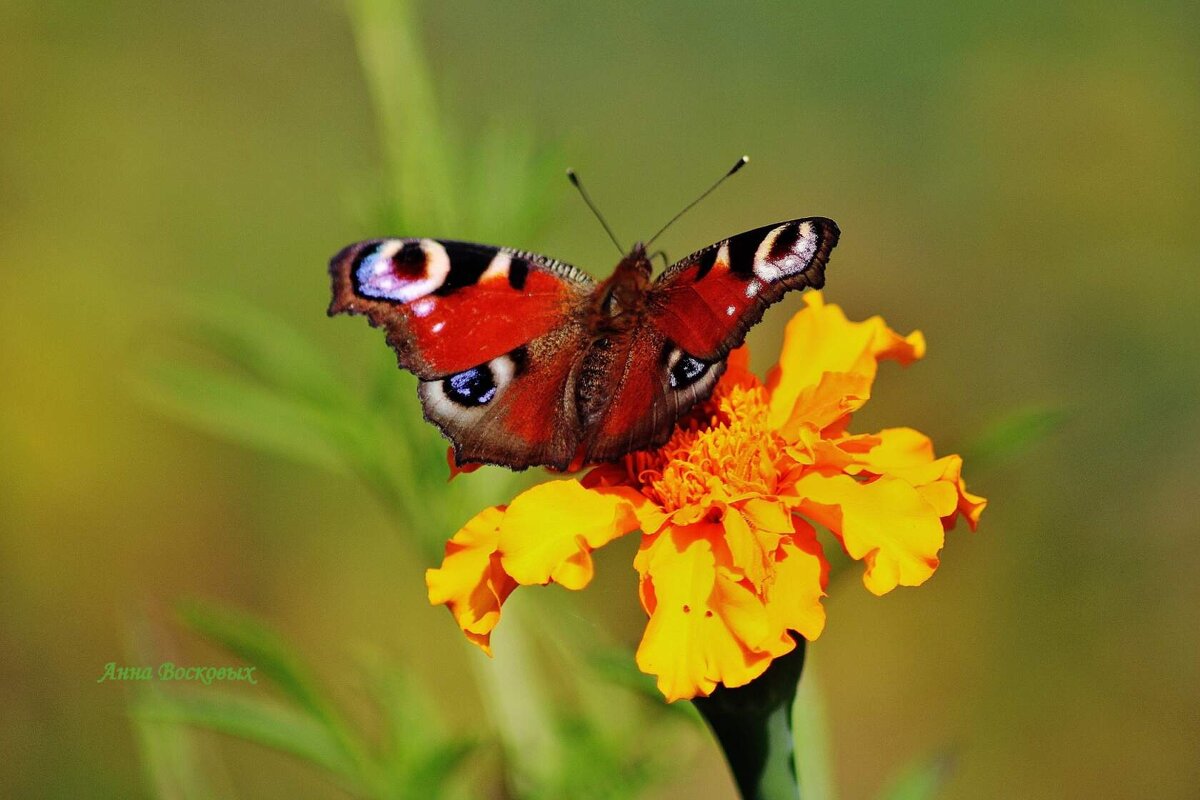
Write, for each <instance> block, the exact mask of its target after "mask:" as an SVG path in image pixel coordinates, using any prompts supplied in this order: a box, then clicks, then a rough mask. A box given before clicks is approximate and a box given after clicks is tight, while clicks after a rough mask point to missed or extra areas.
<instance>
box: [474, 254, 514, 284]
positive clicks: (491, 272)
mask: <svg viewBox="0 0 1200 800" xmlns="http://www.w3.org/2000/svg"><path fill="white" fill-rule="evenodd" d="M511 265H512V256H510V255H509V254H508V253H506V252H504V251H503V250H501V251H499V252H498V253H496V255H494V256H492V260H491V262H489V263H488V266H487V269H485V270H484V271H483V274H482V275H480V276H479V282H480V283H483V282H484V281H489V280H493V279H496V278H500V279H503V280H508V268H509V266H511Z"/></svg>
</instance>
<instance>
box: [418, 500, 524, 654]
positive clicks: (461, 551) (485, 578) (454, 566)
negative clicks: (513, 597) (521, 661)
mask: <svg viewBox="0 0 1200 800" xmlns="http://www.w3.org/2000/svg"><path fill="white" fill-rule="evenodd" d="M503 518H504V510H503V509H502V508H487V509H484V510H483V511H481V512H480V513H478V514H476V515H475V517H474V518H472V519H471V520H470V521H469V522H468V523H467V524H466V525H464V526H463V527H462V529H461V530H459V531H458V533H456V534H454V537H453V538H452V539H450V541H449V542H447V543H446V556H445V558H444V559H443V561H442V566H441V567H440V568H438V569H430V570H426V572H425V585H426V587H427V588H428V590H429V602H430V603H432V604H433V605H442V604H445V605H446V607H447V608H449V609H450V613H451V614H453V615H454V619H455V621H456V622H457V623H458V626H459V627H460V628H462V630H463V633H465V634H466V635H467V638H468V639H470V640H471V641H472V642H474V643H475V644H477V645H479V647H480V648H482V649H483V651H484V652H485V653H487V654H488V655H489V656H490V655H491V654H492V648H491V633H492V630H493V629H494V628H495V627H496V623H497V622H499V621H500V606H501V605H502V604H503V603H504V601H505V600H506V599H507V598H508V596H509V595H510V594H511V593H512V591H513V589H515V588H516V586H517V582H516V581H514V580H513V579H512V578H511V577H509V576H508V575H507V574H506V573H505V572H504V569H503V567H501V565H500V556H499V554H498V553H496V546H497V544H498V543H499V541H500V521H501V520H502V519H503Z"/></svg>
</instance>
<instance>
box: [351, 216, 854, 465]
mask: <svg viewBox="0 0 1200 800" xmlns="http://www.w3.org/2000/svg"><path fill="white" fill-rule="evenodd" d="M837 237H838V229H837V226H836V225H835V224H834V223H833V222H832V221H831V220H827V219H824V218H821V217H811V218H806V219H800V220H791V221H788V222H783V223H777V224H775V225H770V226H765V227H763V228H758V229H756V230H753V231H748V232H746V233H743V234H739V235H737V236H734V237H731V238H729V239H726V240H724V241H721V242H718V243H716V244H714V245H711V246H710V247H708V248H705V249H704V250H701V251H699V252H697V253H694V254H693V255H691V256H689V257H687V258H685V259H683V260H682V261H680V262H678V263H676V264H674V265H673V266H671V267H669V268H668V269H667V270H666V271H665V272H664V273H663V274H662V275H661V276H659V277H658V278H657V279H656V280H651V274H652V272H653V269H652V266H651V263H650V259H649V257H648V256H647V254H646V248H645V247H644V246H643V245H641V244H638V245H635V246H634V247H633V248H632V249H631V251H630V252H629V254H628V255H626V256H625V257H624V258H623V259H622V260H621V261H620V262H619V263H618V265H617V267H616V269H615V270H614V271H613V273H612V275H611V276H609V277H608V278H607V279H606V280H604V281H602V282H600V283H597V282H595V281H593V280H592V279H591V278H590V277H588V276H587V275H586V274H584V273H582V272H580V271H579V270H577V269H575V268H574V267H571V266H569V265H567V264H563V263H561V262H558V261H555V260H553V259H549V258H546V257H544V256H539V255H536V254H533V253H526V252H522V251H517V250H510V249H505V248H497V247H490V246H485V245H478V244H472V243H466V242H451V241H439V240H434V239H377V240H371V241H366V242H359V243H357V244H353V245H350V246H349V247H347V248H345V249H344V250H342V251H341V252H340V253H338V254H337V255H336V256H334V258H333V259H332V261H331V262H330V273H331V276H332V279H333V301H332V303H331V304H330V308H329V313H330V314H335V313H340V312H348V313H352V314H365V315H367V317H368V319H369V320H370V322H371V324H372V325H374V326H376V327H382V328H384V329H385V330H386V332H387V339H388V343H389V344H390V345H391V346H392V347H393V348H394V349H395V351H396V354H397V360H398V362H399V365H400V366H401V367H402V368H404V369H407V370H409V371H411V372H413V373H414V374H416V376H417V377H418V378H419V379H420V384H419V386H418V395H419V397H420V399H421V403H422V406H423V407H424V411H425V417H426V419H428V420H429V421H430V422H432V423H434V424H435V425H437V426H438V427H439V428H440V429H441V430H442V432H443V433H444V434H445V435H446V437H447V438H448V439H450V441H451V442H452V443H453V445H454V451H455V458H456V460H457V461H458V462H459V463H460V464H462V463H469V462H483V463H494V464H501V465H504V466H508V467H511V468H514V469H524V468H526V467H529V466H532V465H547V466H552V467H556V468H558V469H565V468H567V466H568V465H569V464H572V463H577V464H579V463H584V464H586V463H594V462H600V461H608V460H612V459H615V458H618V457H620V456H622V455H624V454H625V453H628V452H631V451H633V450H638V449H643V448H647V447H654V446H658V445H660V444H662V443H663V442H665V441H666V439H667V438H668V437H669V436H670V433H671V430H672V428H673V426H674V423H675V421H676V420H677V419H678V418H679V416H680V415H682V414H683V413H684V412H686V411H687V410H688V409H689V408H691V407H692V406H693V405H694V404H695V403H697V402H699V401H700V400H703V399H704V398H706V397H707V396H708V395H709V394H710V393H711V391H712V388H713V386H714V385H715V384H716V381H717V378H718V377H719V376H720V374H721V372H722V371H723V370H724V367H725V358H726V357H727V356H728V354H729V351H730V350H732V349H733V348H734V347H737V346H738V345H740V344H741V343H742V341H743V340H744V338H745V334H746V331H747V330H748V329H749V327H750V326H751V325H753V324H754V323H755V322H757V321H758V320H759V318H761V316H762V314H763V312H764V311H765V310H766V308H767V306H769V305H770V304H771V303H773V302H775V301H776V300H778V299H779V298H780V297H782V296H783V294H784V293H785V292H786V291H788V290H790V289H800V288H804V287H807V286H812V287H816V288H820V286H821V285H823V283H824V268H825V263H826V261H827V260H828V257H829V253H830V251H831V250H832V248H833V246H834V245H835V244H836V243H837Z"/></svg>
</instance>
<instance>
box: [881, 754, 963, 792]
mask: <svg viewBox="0 0 1200 800" xmlns="http://www.w3.org/2000/svg"><path fill="white" fill-rule="evenodd" d="M951 772H953V759H952V758H951V757H950V755H949V754H948V753H940V754H938V755H936V756H934V757H933V758H928V759H920V760H918V761H914V762H913V763H911V764H909V765H908V766H907V767H905V768H904V770H902V771H901V772H900V774H899V775H898V776H897V777H896V779H895V780H894V781H893V782H892V783H891V785H890V786H889V787H888V788H887V789H885V790H884V791H883V792H881V793H880V794H879V800H933V798H935V797H937V796H938V794H939V793H940V792H941V789H942V787H943V786H944V785H945V784H946V781H947V780H949V778H950V774H951Z"/></svg>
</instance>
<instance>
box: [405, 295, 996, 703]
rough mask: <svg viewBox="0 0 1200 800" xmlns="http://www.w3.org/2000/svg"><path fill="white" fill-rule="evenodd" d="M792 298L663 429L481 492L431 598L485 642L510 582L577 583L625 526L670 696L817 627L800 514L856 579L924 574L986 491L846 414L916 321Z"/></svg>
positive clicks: (819, 617)
mask: <svg viewBox="0 0 1200 800" xmlns="http://www.w3.org/2000/svg"><path fill="white" fill-rule="evenodd" d="M805 298H806V307H805V308H804V309H803V310H801V311H800V312H799V313H797V314H796V315H795V316H794V317H793V318H792V320H791V321H790V322H789V323H788V325H787V329H786V331H785V334H784V344H783V350H782V353H781V354H780V358H779V363H778V365H777V366H776V367H775V368H774V369H772V370H771V372H770V374H769V376H768V377H767V380H766V382H765V383H763V382H762V381H760V380H759V379H758V378H757V377H756V376H755V375H754V374H753V373H751V372H750V371H749V369H748V367H747V364H748V359H747V355H746V351H745V349H744V348H743V349H741V350H738V351H735V352H734V353H732V354H731V355H730V357H729V364H728V368H727V370H726V372H725V374H724V375H723V376H722V378H721V380H720V382H719V383H718V384H717V387H716V389H715V391H714V392H713V394H712V396H711V397H710V398H709V399H708V400H707V401H706V402H704V403H702V404H700V405H699V406H698V407H697V408H696V409H694V410H693V411H692V412H690V413H689V414H687V415H686V416H684V417H683V418H682V419H680V421H679V423H678V425H677V426H676V429H675V432H674V434H673V435H672V437H671V439H670V440H669V441H668V442H667V443H666V444H665V445H663V446H662V447H660V448H658V449H657V450H652V451H644V452H638V453H633V454H630V455H628V456H626V457H625V458H624V459H622V460H621V461H619V462H616V463H612V464H604V465H601V466H598V467H595V468H593V469H592V470H590V471H589V472H588V473H587V474H586V475H584V476H583V478H582V479H579V480H577V479H573V478H563V479H559V480H553V481H549V482H547V483H543V484H541V485H539V486H535V487H533V488H532V489H529V490H527V491H525V492H523V493H522V494H520V495H519V496H517V497H516V498H515V499H514V500H513V501H512V503H510V504H509V505H508V506H507V507H505V506H499V507H496V508H489V509H486V510H484V511H483V512H481V513H480V514H478V515H477V516H476V517H475V518H474V519H472V520H471V521H470V522H468V523H467V524H466V525H465V526H464V527H463V528H462V530H460V531H459V532H458V533H456V534H455V535H454V537H453V538H452V539H451V540H450V542H449V543H448V544H447V546H446V557H445V560H444V561H443V562H442V566H441V567H440V568H438V569H431V570H429V571H428V573H427V583H428V587H429V599H430V602H432V603H434V604H445V605H446V606H447V607H448V608H449V609H450V611H451V613H452V614H453V615H454V618H455V620H456V621H457V622H458V624H459V626H460V627H461V628H462V630H463V632H464V633H465V634H466V635H467V637H468V638H470V640H471V641H473V642H475V643H476V644H478V645H479V646H480V647H481V648H483V649H484V651H485V652H488V653H489V655H490V653H491V650H490V635H491V631H492V630H493V629H494V628H495V626H496V624H497V622H499V619H500V608H501V606H502V604H503V603H504V600H505V599H506V598H507V597H508V595H509V594H510V593H511V592H512V591H513V590H514V589H515V588H516V586H518V585H532V584H546V583H550V582H554V583H558V584H561V585H563V586H565V587H567V588H569V589H581V588H583V587H584V586H586V585H587V584H588V582H589V581H590V580H591V578H592V573H593V566H592V558H591V552H592V551H593V550H595V549H596V548H598V547H601V546H602V545H604V544H606V543H607V542H609V541H611V540H613V539H615V538H617V537H619V536H623V535H625V534H627V533H631V532H633V531H635V530H640V531H641V534H642V538H641V545H640V548H639V551H638V554H637V556H636V558H635V559H634V563H633V566H634V569H636V570H637V572H638V575H639V578H640V580H639V590H640V598H641V603H642V607H643V608H644V609H645V611H646V614H647V615H648V616H649V622H648V623H647V625H646V631H645V634H644V635H643V637H642V641H641V645H640V646H639V647H638V651H637V663H638V667H639V668H640V669H641V670H642V671H643V672H646V673H648V674H652V675H655V676H656V677H657V679H658V687H659V689H660V690H661V691H662V693H663V695H664V696H665V697H666V698H667V700H670V701H674V700H679V699H686V698H692V697H695V696H697V695H707V694H709V693H710V692H712V690H713V689H714V688H715V687H716V686H717V685H718V684H723V685H725V686H728V687H736V686H741V685H744V684H746V683H748V682H749V681H751V680H753V679H754V678H756V677H758V676H759V675H761V674H762V673H763V671H765V670H766V668H767V666H768V665H769V664H770V663H771V661H772V659H775V658H778V657H779V656H781V655H783V654H785V653H787V652H789V651H791V650H792V649H793V648H794V647H795V646H796V644H795V640H794V639H793V638H792V632H795V633H797V634H799V635H801V636H804V637H805V638H806V639H808V640H812V639H816V638H817V637H818V636H820V634H821V631H822V629H823V628H824V627H825V609H824V608H823V606H822V605H821V599H822V598H823V597H824V596H825V588H826V584H827V581H828V574H829V564H828V562H827V561H826V559H825V555H824V551H823V549H822V545H821V542H820V541H819V540H818V538H817V530H816V528H815V527H814V523H815V524H816V525H820V526H822V527H824V528H826V529H828V530H829V531H831V532H832V533H833V535H834V536H835V537H836V539H837V541H839V542H840V543H841V545H842V547H843V548H844V549H845V550H846V552H847V553H848V554H849V555H850V557H851V558H854V559H856V560H859V561H862V562H863V563H864V565H865V570H864V572H863V583H864V585H865V586H866V588H867V589H868V590H870V591H871V592H873V593H875V594H877V595H882V594H885V593H887V592H889V591H891V590H892V589H894V588H895V587H896V586H917V585H919V584H921V583H923V582H924V581H926V580H927V579H928V578H929V577H930V576H931V575H932V574H933V572H934V570H935V569H937V566H938V552H939V551H940V550H941V548H942V543H943V534H944V531H946V530H948V529H950V528H951V527H953V525H954V523H955V521H956V520H957V518H958V517H959V516H962V517H964V518H965V519H966V520H967V524H968V525H969V526H970V527H971V529H972V530H974V529H975V527H976V525H977V524H978V521H979V516H980V514H981V513H982V512H983V509H984V506H985V505H986V504H987V501H986V500H984V499H983V498H982V497H976V496H975V495H972V494H970V493H969V492H967V490H966V487H965V485H964V484H963V480H962V477H961V474H960V473H961V470H962V459H961V458H960V457H959V456H956V455H951V456H944V457H942V458H936V457H935V456H934V451H933V443H932V442H931V441H930V440H929V438H928V437H926V436H925V435H924V434H921V433H919V432H917V431H915V430H913V429H911V428H888V429H885V430H882V431H879V432H878V433H874V434H853V433H850V432H849V423H850V418H851V415H852V414H853V413H854V412H855V411H857V410H858V409H859V408H861V407H862V405H863V404H864V403H866V401H867V400H868V399H869V398H870V394H871V385H872V383H873V382H874V379H875V373H876V370H877V368H878V364H879V362H881V361H884V360H893V361H898V362H900V363H901V364H905V365H907V364H909V363H912V362H913V361H915V360H917V359H919V358H921V357H922V356H923V355H924V353H925V340H924V337H923V336H922V335H921V333H920V332H914V333H912V334H910V335H908V336H901V335H900V334H898V333H896V332H895V331H892V330H891V329H890V328H888V327H887V325H886V324H885V323H884V321H883V320H882V319H881V318H880V317H872V318H871V319H868V320H866V321H865V322H851V321H849V320H847V319H846V316H845V314H844V313H843V312H842V310H841V308H839V307H838V306H836V305H832V304H826V303H825V302H824V300H823V298H822V296H821V294H820V293H819V292H809V293H807V294H806V295H805Z"/></svg>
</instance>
